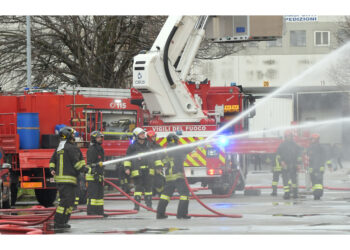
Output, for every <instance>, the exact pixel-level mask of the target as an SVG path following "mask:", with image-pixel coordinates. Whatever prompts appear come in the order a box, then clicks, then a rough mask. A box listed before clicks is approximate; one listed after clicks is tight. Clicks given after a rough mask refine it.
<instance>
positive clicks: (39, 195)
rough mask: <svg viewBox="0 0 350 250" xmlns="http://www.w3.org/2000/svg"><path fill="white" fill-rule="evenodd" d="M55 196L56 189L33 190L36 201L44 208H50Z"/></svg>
mask: <svg viewBox="0 0 350 250" xmlns="http://www.w3.org/2000/svg"><path fill="white" fill-rule="evenodd" d="M56 195H57V189H35V196H36V199H37V201H38V202H39V203H40V205H42V206H44V207H52V206H53V202H54V201H55V200H56Z"/></svg>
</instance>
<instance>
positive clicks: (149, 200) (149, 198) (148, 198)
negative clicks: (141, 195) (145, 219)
mask: <svg viewBox="0 0 350 250" xmlns="http://www.w3.org/2000/svg"><path fill="white" fill-rule="evenodd" d="M145 202H146V206H147V207H149V208H151V209H152V195H146V196H145Z"/></svg>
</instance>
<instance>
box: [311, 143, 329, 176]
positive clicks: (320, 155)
mask: <svg viewBox="0 0 350 250" xmlns="http://www.w3.org/2000/svg"><path fill="white" fill-rule="evenodd" d="M307 154H308V156H309V172H310V174H312V173H323V172H324V163H325V161H326V156H325V153H324V150H323V148H322V146H321V144H320V143H318V142H316V143H311V144H310V147H309V148H308V150H307Z"/></svg>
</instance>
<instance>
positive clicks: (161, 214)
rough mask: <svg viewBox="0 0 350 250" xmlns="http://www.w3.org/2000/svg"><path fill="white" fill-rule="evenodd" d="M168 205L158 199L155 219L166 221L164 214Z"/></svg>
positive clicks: (165, 201) (166, 202)
mask: <svg viewBox="0 0 350 250" xmlns="http://www.w3.org/2000/svg"><path fill="white" fill-rule="evenodd" d="M167 205H168V201H167V200H163V199H160V200H159V203H158V207H157V219H166V218H168V215H166V214H165V209H166V207H167Z"/></svg>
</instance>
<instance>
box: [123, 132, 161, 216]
mask: <svg viewBox="0 0 350 250" xmlns="http://www.w3.org/2000/svg"><path fill="white" fill-rule="evenodd" d="M133 134H134V138H135V141H134V142H133V143H132V144H130V146H129V147H128V149H127V151H126V156H132V155H138V154H141V153H145V152H147V151H149V150H150V148H149V145H148V143H147V139H146V131H145V130H143V129H142V128H139V127H137V128H135V129H134V131H133ZM152 159H153V156H142V157H141V156H139V157H136V158H133V159H131V160H126V161H124V168H125V173H126V174H127V175H130V176H131V179H132V180H133V182H134V186H135V190H134V199H135V200H136V201H138V202H141V196H142V193H143V192H144V197H145V203H146V206H147V207H149V208H152V195H153V193H152V182H153V176H154V168H153V162H152ZM134 210H137V211H139V210H140V206H139V205H138V204H135V207H134Z"/></svg>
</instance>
